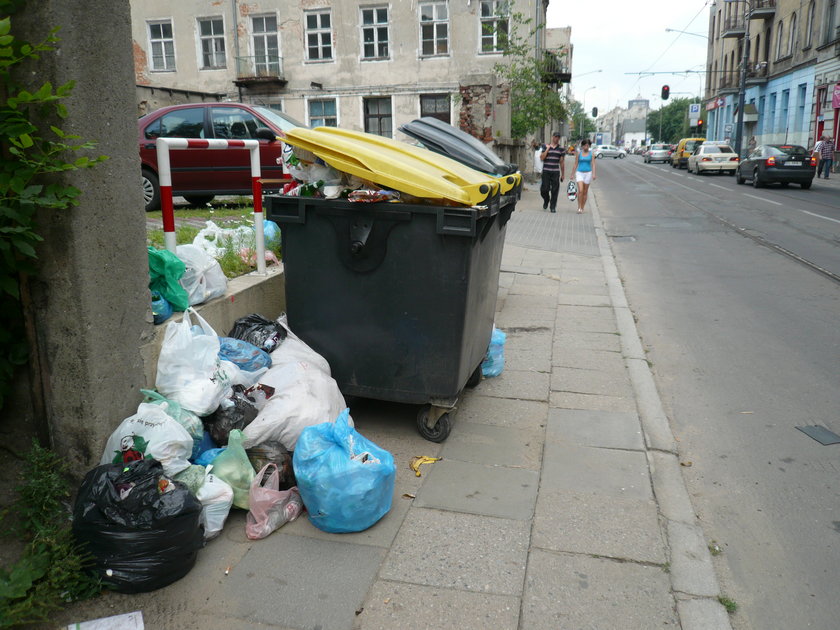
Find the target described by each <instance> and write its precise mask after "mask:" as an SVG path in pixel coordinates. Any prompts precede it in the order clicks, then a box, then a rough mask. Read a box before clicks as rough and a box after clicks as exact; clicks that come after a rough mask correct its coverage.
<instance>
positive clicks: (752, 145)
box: [747, 136, 756, 155]
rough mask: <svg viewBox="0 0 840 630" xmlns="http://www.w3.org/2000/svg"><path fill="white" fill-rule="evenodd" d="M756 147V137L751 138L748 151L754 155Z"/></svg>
mask: <svg viewBox="0 0 840 630" xmlns="http://www.w3.org/2000/svg"><path fill="white" fill-rule="evenodd" d="M755 145H756V140H755V136H750V141H749V142H748V143H747V150H748V151H749V153H752V152H753V151H755ZM748 155H749V154H748Z"/></svg>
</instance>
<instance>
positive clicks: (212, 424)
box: [203, 385, 257, 446]
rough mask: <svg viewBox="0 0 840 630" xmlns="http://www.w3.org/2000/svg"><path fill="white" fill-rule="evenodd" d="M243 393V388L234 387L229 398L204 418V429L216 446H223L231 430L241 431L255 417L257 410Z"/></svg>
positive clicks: (239, 386)
mask: <svg viewBox="0 0 840 630" xmlns="http://www.w3.org/2000/svg"><path fill="white" fill-rule="evenodd" d="M244 392H245V388H244V387H242V386H241V385H234V386H233V388H232V390H231V394H230V396H228V397H227V398H225V399H224V400H222V402H220V403H219V406H218V408H217V409H216V411H214V412H213V413H211V414H210V415H209V416H206V417H205V418H204V420H203V422H204V428H205V429H206V430H207V432H208V433H209V434H210V437H211V438H213V440H214V441H215V442H216V444H220V445H221V446H225V445H226V444H227V443H228V435H230V432H231V431H232V430H233V429H239V430H240V431H241V430H243V429H244V428H245V427H247V426H248V425H249V424H251V422H252V421H253V420H254V418H256V417H257V408H256V407H255V406H254V403H253V402H251V400H250V399H249V398H248V397H247V396H246V395H245V393H244Z"/></svg>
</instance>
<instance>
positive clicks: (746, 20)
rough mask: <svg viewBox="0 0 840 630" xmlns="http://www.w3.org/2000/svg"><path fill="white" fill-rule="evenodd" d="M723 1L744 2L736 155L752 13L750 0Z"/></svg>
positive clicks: (741, 128) (739, 152)
mask: <svg viewBox="0 0 840 630" xmlns="http://www.w3.org/2000/svg"><path fill="white" fill-rule="evenodd" d="M723 1H724V2H741V1H743V3H744V7H745V8H744V41H743V43H742V47H743V49H744V50H743V52H744V54H743V55H742V59H741V80H740V82H739V85H738V120H737V122H736V123H735V153H736V154H737V155H738V157H739V158H740V157H743V156H742V155H741V144H742V142H743V140H744V129H743V128H744V101H745V100H746V95H747V64H748V63H749V61H750V47H749V44H750V15H751V14H752V6H751V5H750V0H723Z"/></svg>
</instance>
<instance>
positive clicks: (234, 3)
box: [230, 0, 242, 103]
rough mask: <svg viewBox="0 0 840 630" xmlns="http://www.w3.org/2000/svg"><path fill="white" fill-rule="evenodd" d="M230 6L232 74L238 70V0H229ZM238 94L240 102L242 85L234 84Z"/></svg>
mask: <svg viewBox="0 0 840 630" xmlns="http://www.w3.org/2000/svg"><path fill="white" fill-rule="evenodd" d="M230 8H231V11H232V12H233V72H234V76H236V74H237V73H238V72H239V0H231V2H230ZM236 91H237V93H238V94H239V97H238V98H237V100H238V101H239V102H240V103H241V102H242V87H241V86H236Z"/></svg>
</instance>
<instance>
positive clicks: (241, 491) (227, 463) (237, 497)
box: [213, 429, 255, 510]
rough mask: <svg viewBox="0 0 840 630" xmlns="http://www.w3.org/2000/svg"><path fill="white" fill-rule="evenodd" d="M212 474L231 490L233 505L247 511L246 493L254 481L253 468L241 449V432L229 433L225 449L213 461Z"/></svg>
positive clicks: (235, 430)
mask: <svg viewBox="0 0 840 630" xmlns="http://www.w3.org/2000/svg"><path fill="white" fill-rule="evenodd" d="M213 472H214V473H215V474H216V476H217V477H218V478H219V479H222V480H223V481H226V482H227V483H229V484H230V487H231V488H233V504H234V505H235V506H236V507H238V508H242V509H243V510H247V509H248V492H249V491H250V490H251V482H252V481H253V480H254V474H255V473H254V467H253V466H251V462H249V461H248V455H247V454H246V453H245V449H244V448H242V432H241V431H238V430H237V429H234V430H233V431H231V432H230V437H229V438H228V445H227V448H226V449H225V450H224V451H222V452H221V453H220V454H219V455H217V456H216V457H215V459H213Z"/></svg>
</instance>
